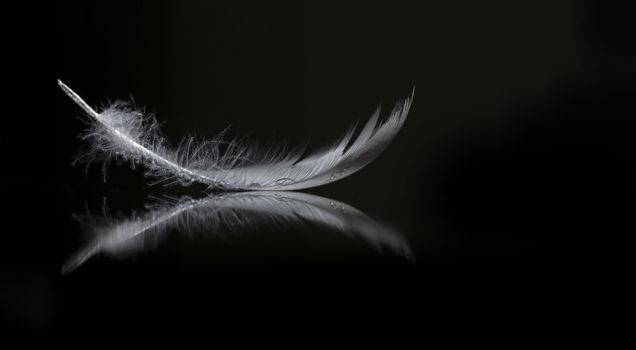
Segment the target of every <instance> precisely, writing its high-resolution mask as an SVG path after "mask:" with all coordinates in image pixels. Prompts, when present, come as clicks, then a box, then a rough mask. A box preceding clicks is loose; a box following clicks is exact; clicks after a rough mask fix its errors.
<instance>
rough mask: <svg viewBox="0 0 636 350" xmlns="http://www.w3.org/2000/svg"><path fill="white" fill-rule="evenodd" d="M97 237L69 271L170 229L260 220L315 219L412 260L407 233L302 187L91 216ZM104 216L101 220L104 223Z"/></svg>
mask: <svg viewBox="0 0 636 350" xmlns="http://www.w3.org/2000/svg"><path fill="white" fill-rule="evenodd" d="M76 218H78V220H79V221H80V222H81V223H83V224H84V225H86V226H88V230H89V231H90V232H91V236H92V237H93V239H92V240H91V241H89V242H88V243H87V244H86V245H85V246H83V247H82V248H80V249H79V250H78V251H77V252H75V253H74V254H73V255H72V256H71V257H70V258H69V259H68V260H67V261H66V262H65V263H64V264H63V266H62V274H67V273H69V272H71V271H73V270H74V269H76V268H77V267H79V266H80V265H82V264H83V263H84V262H86V261H87V260H88V259H90V258H91V257H92V256H94V255H96V254H99V253H101V252H103V253H108V254H111V255H114V256H124V255H126V256H130V255H134V254H136V253H139V252H144V251H146V250H149V249H152V247H153V246H155V244H153V243H156V242H157V241H158V239H160V238H161V236H162V235H163V234H164V233H165V232H166V231H168V230H170V229H175V230H177V231H178V232H188V233H192V232H207V233H212V234H217V233H219V232H221V231H225V230H227V231H229V232H230V233H234V232H239V231H241V230H245V229H250V228H254V227H255V226H259V225H261V224H265V225H270V226H273V227H278V226H284V225H300V224H303V223H307V222H309V223H312V224H317V225H323V226H327V227H330V228H332V229H335V230H337V231H340V232H342V233H345V234H348V235H351V236H358V237H360V238H362V239H363V240H364V241H366V242H368V243H369V244H371V245H373V246H374V247H376V248H377V249H382V248H383V247H386V248H388V249H390V250H391V251H394V252H396V253H397V254H399V255H401V256H403V257H405V258H407V259H410V260H412V259H413V256H412V253H411V249H410V246H409V244H408V242H407V241H406V240H405V238H404V237H403V236H402V235H401V234H400V233H399V232H397V231H395V230H394V229H392V228H391V227H389V226H387V225H382V224H379V223H377V222H376V221H374V220H373V219H371V218H370V217H369V216H367V215H366V214H364V213H362V212H361V211H359V210H357V209H355V208H353V207H351V206H350V205H348V204H345V203H342V202H338V201H335V200H333V199H328V198H324V197H319V196H315V195H310V194H306V193H301V192H282V191H279V192H273V191H251V192H229V193H223V194H219V195H212V196H209V197H206V198H202V199H198V200H192V199H185V198H184V199H180V200H176V201H175V202H173V203H163V204H160V205H158V206H156V207H155V208H154V209H152V210H150V211H149V212H147V213H146V214H143V215H141V216H133V217H131V218H127V219H112V218H107V217H102V218H96V217H87V218H84V219H79V217H76ZM100 220H101V222H100Z"/></svg>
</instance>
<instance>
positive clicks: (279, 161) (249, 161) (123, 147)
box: [58, 80, 414, 190]
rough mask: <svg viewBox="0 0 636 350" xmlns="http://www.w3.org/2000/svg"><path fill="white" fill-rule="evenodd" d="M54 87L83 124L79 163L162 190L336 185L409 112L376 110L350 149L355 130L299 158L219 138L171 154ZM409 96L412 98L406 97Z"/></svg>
mask: <svg viewBox="0 0 636 350" xmlns="http://www.w3.org/2000/svg"><path fill="white" fill-rule="evenodd" d="M58 84H59V86H60V87H61V88H62V90H63V91H64V92H65V93H66V94H68V95H69V96H70V97H71V98H72V99H73V101H75V102H76V103H77V104H78V105H79V106H80V107H82V109H83V110H84V111H85V112H86V113H87V114H88V115H89V116H90V117H91V119H92V122H91V124H90V128H89V130H88V132H87V133H86V134H84V135H83V138H84V139H85V140H87V141H89V143H90V148H89V150H88V151H86V152H85V153H84V154H82V158H88V159H89V160H93V159H94V158H98V157H101V158H103V159H104V162H105V164H104V169H105V168H106V166H107V164H108V162H109V161H110V160H112V159H115V158H117V157H120V158H123V159H125V160H127V161H130V162H131V164H132V165H133V166H134V165H136V164H142V165H143V166H144V167H145V169H146V174H147V175H149V176H153V177H157V178H159V179H160V180H161V181H163V182H169V183H179V184H181V185H189V184H191V183H193V182H200V183H203V184H205V185H207V186H209V187H212V188H220V189H224V190H298V189H304V188H310V187H316V186H320V185H324V184H327V183H330V182H334V181H337V180H340V179H342V178H344V177H346V176H349V175H351V174H353V173H355V172H356V171H358V170H360V169H362V168H363V167H364V166H365V165H367V164H369V163H370V162H371V161H372V160H373V159H375V158H376V157H377V156H378V155H379V154H380V153H382V151H383V150H384V149H385V148H386V147H387V146H388V144H389V142H390V141H391V140H392V139H393V138H394V137H395V135H396V134H397V133H398V131H399V130H400V128H401V127H402V125H403V124H404V121H405V119H406V116H407V114H408V112H409V108H410V106H411V102H412V99H413V95H411V97H409V98H406V99H405V100H403V101H401V102H400V103H398V104H397V105H396V106H395V107H394V108H393V111H392V112H391V114H390V115H389V117H388V118H387V119H386V120H385V121H383V122H380V123H378V117H379V114H380V110H379V108H378V109H377V110H376V111H375V113H374V114H373V115H372V116H371V118H370V119H369V121H368V122H367V123H366V125H365V126H364V128H362V131H361V132H360V134H359V135H358V136H357V138H355V140H353V141H352V137H353V134H354V131H355V127H352V128H350V129H349V130H348V131H347V132H346V133H345V135H344V136H343V137H342V138H341V139H340V140H339V141H338V142H336V143H335V144H333V145H331V146H330V147H326V148H323V149H322V150H320V151H317V152H314V153H313V154H310V155H308V156H306V157H302V154H303V152H301V151H285V150H282V149H272V148H269V149H267V150H263V149H259V148H257V147H256V146H254V145H249V144H242V143H239V142H236V141H231V142H224V141H222V139H221V136H222V134H221V135H219V136H218V137H217V138H215V139H213V140H209V141H204V142H195V141H194V140H193V139H187V140H186V141H182V142H181V144H180V146H179V147H178V148H177V149H176V150H173V149H171V148H170V147H168V145H167V142H166V141H165V139H164V138H163V137H162V136H161V134H160V133H159V129H158V126H157V122H156V120H155V119H154V117H152V116H148V115H144V114H143V113H142V112H140V111H137V110H135V109H133V108H131V107H130V106H128V105H126V104H124V103H121V102H116V103H114V104H112V105H111V106H109V107H108V108H106V109H104V110H103V111H102V112H101V113H97V112H96V111H95V110H94V109H93V108H91V107H90V106H89V105H88V104H86V102H84V100H82V98H80V97H79V96H78V95H77V94H76V93H75V92H74V91H73V90H71V89H70V88H69V87H68V86H66V85H65V84H64V83H62V82H61V81H59V80H58ZM413 93H414V92H413Z"/></svg>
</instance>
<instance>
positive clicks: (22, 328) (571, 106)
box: [0, 1, 636, 346]
mask: <svg viewBox="0 0 636 350" xmlns="http://www.w3.org/2000/svg"><path fill="white" fill-rule="evenodd" d="M3 12H4V14H3V17H6V18H5V20H4V21H3V26H4V27H5V28H4V30H3V36H4V43H5V45H4V47H5V50H4V53H3V56H4V58H5V62H6V63H5V64H3V66H4V71H5V73H4V74H3V75H4V76H5V93H4V96H5V99H4V106H5V109H4V112H3V124H2V125H3V127H2V149H3V150H4V152H3V153H4V154H3V156H4V157H3V158H4V161H3V163H4V166H3V171H2V180H3V189H2V195H3V199H4V203H5V210H3V214H4V215H3V216H5V217H4V219H3V220H4V224H5V225H4V229H3V230H2V231H3V233H2V238H0V242H1V246H0V249H1V255H0V256H1V259H2V269H1V270H0V272H1V274H2V275H1V276H0V277H1V278H2V286H1V289H0V312H1V313H2V316H3V317H2V319H3V321H5V322H6V324H7V327H2V328H3V331H6V332H7V333H9V334H12V335H13V336H16V337H17V338H20V339H28V340H37V341H45V342H48V341H60V342H68V341H71V342H72V341H73V340H79V339H83V338H87V339H88V340H90V341H93V342H98V343H99V342H103V341H117V340H118V339H119V338H120V337H121V336H125V337H132V338H133V339H134V340H135V341H136V342H139V343H144V342H146V341H148V340H152V339H155V340H156V339H160V338H162V337H163V336H175V338H177V339H178V340H187V339H190V338H191V337H196V338H199V337H202V338H203V339H204V340H207V341H208V342H209V344H210V345H214V344H216V343H217V342H219V341H222V340H231V341H233V342H243V341H254V342H257V343H258V342H261V341H265V340H273V341H276V342H278V341H289V340H292V341H295V340H296V339H300V343H298V345H300V346H302V345H304V344H312V343H313V342H315V341H319V340H325V339H330V338H331V337H332V336H335V335H338V336H340V335H353V336H354V338H355V339H356V340H357V341H363V340H371V341H375V340H376V339H377V338H388V339H389V340H391V341H396V342H398V341H404V340H408V341H414V342H415V344H416V345H428V344H429V343H431V342H434V341H437V340H442V341H444V342H447V343H454V342H462V343H491V342H504V343H509V344H525V343H528V342H531V341H540V342H542V343H544V344H562V343H566V344H567V343H574V342H589V341H597V342H599V343H600V344H604V345H607V344H611V343H618V342H620V341H621V340H622V337H621V336H622V335H625V334H627V333H626V332H628V331H629V330H631V329H632V326H633V324H632V323H633V322H631V319H632V318H633V313H632V310H633V307H634V301H633V300H634V299H633V295H634V289H633V288H632V287H631V279H632V277H633V270H632V269H631V264H632V260H633V258H632V243H633V239H632V238H631V236H632V235H633V232H634V224H633V213H634V189H635V186H636V178H635V172H634V149H635V147H634V136H633V135H634V131H635V128H634V117H635V116H636V114H635V108H634V102H635V97H636V94H635V93H634V82H635V80H634V72H635V67H636V60H635V58H636V57H635V50H636V44H635V39H634V38H635V36H634V34H635V31H634V23H635V22H634V15H633V14H634V9H633V8H632V7H630V6H627V5H619V4H618V3H610V2H605V1H532V2H512V1H498V2H490V1H488V2H474V1H463V2H454V1H451V2H446V1H444V2H442V1H435V2H425V1H422V2H400V1H364V2H362V1H360V2H340V1H333V2H331V1H320V2H319V1H301V2H275V3H270V2H260V1H241V2H231V1H225V2H221V1H193V2H187V3H186V2H183V3H182V2H173V3H170V2H154V1H147V2H146V1H142V2H123V1H122V2H117V1H100V2H84V1H70V2H69V1H66V2H57V3H54V4H53V6H51V4H49V5H47V6H44V7H43V6H42V5H37V4H23V5H19V6H18V5H7V7H6V8H5V9H4V11H3ZM7 78H8V80H6V79H7ZM58 78H59V79H62V80H63V81H64V82H65V83H67V84H68V85H69V86H70V87H71V88H73V89H74V90H75V91H77V92H78V93H79V94H80V95H81V96H83V97H84V98H85V99H86V100H87V102H88V103H89V104H91V105H100V104H104V103H106V102H107V101H108V100H109V99H110V100H116V99H130V98H131V97H134V99H135V102H136V103H137V104H139V105H142V106H145V107H146V109H147V110H149V111H154V112H156V113H157V118H158V119H159V120H161V121H162V122H163V123H164V127H163V131H164V133H165V134H166V136H167V137H168V138H169V139H170V140H172V141H173V142H176V141H177V140H179V138H180V137H181V136H183V135H186V134H188V133H194V134H196V135H199V136H202V137H205V136H210V135H214V133H215V132H218V131H220V130H221V129H223V128H224V127H226V126H227V125H232V128H231V129H230V135H245V134H246V133H247V132H249V133H250V134H249V136H250V138H251V139H254V140H258V141H260V142H264V143H267V142H279V141H280V140H285V141H286V142H287V143H288V144H292V145H293V144H301V143H304V142H306V141H309V145H310V147H311V146H317V145H321V144H324V143H326V142H329V141H332V140H335V139H336V138H337V137H338V136H340V134H341V133H342V132H343V131H344V130H346V128H347V127H348V126H349V125H351V124H352V123H354V122H356V121H364V120H365V118H367V117H368V116H369V115H370V114H371V112H372V111H373V109H374V108H375V106H376V104H377V103H382V104H383V106H384V107H385V110H386V109H389V108H390V107H391V106H392V104H393V103H395V102H396V101H397V100H398V99H400V98H402V97H404V96H407V95H408V94H409V93H410V92H411V89H412V88H413V86H416V87H417V88H416V97H415V102H414V105H413V107H412V109H411V113H410V115H409V117H408V119H407V122H406V124H405V126H404V128H403V130H402V131H401V132H400V134H399V135H398V137H397V138H396V140H394V142H393V143H392V144H391V145H390V147H389V148H388V149H387V150H386V151H385V152H384V154H382V155H381V156H380V157H379V158H378V159H377V160H376V161H374V162H373V163H372V164H370V165H369V166H368V167H367V168H365V169H364V170H363V171H361V172H359V173H357V174H355V175H353V176H351V177H349V178H346V179H344V180H342V181H340V182H337V183H334V184H331V185H329V186H325V187H324V188H316V189H312V190H310V191H308V192H311V193H314V194H318V195H321V196H325V197H329V198H334V199H336V200H340V201H343V202H346V203H348V204H350V205H352V206H354V207H356V208H358V209H360V210H362V211H364V212H366V213H367V214H369V215H371V216H372V217H374V218H377V219H378V220H380V221H383V222H388V223H390V224H392V225H393V226H395V227H397V228H399V229H400V230H401V231H402V232H403V233H404V235H405V236H406V237H407V239H408V240H409V242H410V244H411V247H412V249H413V251H414V253H415V261H416V264H412V263H410V262H409V261H405V260H403V259H401V258H400V257H397V256H393V255H392V254H391V253H390V252H384V253H379V252H377V251H376V250H375V249H373V248H371V247H369V246H367V245H365V243H364V242H356V241H352V240H350V239H347V238H343V237H342V236H339V235H338V234H336V233H334V232H327V231H325V230H322V229H319V228H311V227H309V228H308V227H305V228H302V229H301V228H288V229H285V228H283V229H281V228H276V229H270V228H263V230H262V231H259V232H252V233H245V234H242V235H240V236H238V237H233V238H230V239H227V240H225V241H223V240H216V239H213V238H210V237H203V238H201V237H195V238H193V237H187V235H186V236H183V235H179V234H178V233H176V232H173V234H172V235H170V237H169V238H168V239H167V240H166V241H164V242H162V243H161V244H160V245H159V246H158V247H157V249H155V250H154V251H152V252H148V253H146V254H144V255H142V256H138V257H136V258H135V259H133V260H122V261H118V260H113V259H110V258H108V257H97V258H94V259H93V260H91V261H89V262H88V263H86V265H84V266H82V267H80V268H79V269H78V270H77V271H75V272H73V273H72V274H70V275H68V276H64V277H62V276H61V275H60V273H59V268H60V265H61V264H62V262H63V261H64V260H65V259H66V258H67V257H68V256H69V255H70V254H71V253H72V252H73V251H74V250H75V249H76V248H77V246H78V244H79V242H81V239H82V238H81V237H82V233H81V230H80V228H79V227H78V226H77V224H76V223H75V222H74V221H73V219H72V217H71V214H73V213H81V212H84V211H85V210H86V209H85V208H88V210H90V211H92V212H99V211H100V210H101V206H102V202H103V198H104V197H105V198H107V207H108V209H109V210H111V211H114V212H120V213H122V214H123V215H125V214H126V213H129V212H130V211H132V210H142V209H143V206H144V203H145V202H146V201H147V200H148V197H149V195H151V194H156V193H157V192H161V191H162V190H161V189H157V188H147V187H146V185H145V179H144V178H143V174H142V172H141V171H139V170H136V171H133V170H130V169H129V167H128V166H119V167H117V166H113V167H112V168H111V170H110V174H109V177H108V181H107V182H106V183H103V182H102V181H101V175H100V172H99V169H98V168H99V167H95V168H94V169H93V168H91V169H90V170H89V171H88V173H85V172H84V169H83V167H81V166H79V167H78V166H71V160H72V159H73V156H74V155H75V154H76V152H77V150H78V149H79V148H80V147H81V146H82V142H81V141H80V140H78V139H77V135H78V134H79V133H80V132H81V131H82V129H83V128H84V124H83V123H82V122H81V120H80V119H81V118H75V117H76V116H79V115H80V114H81V113H80V111H79V109H78V108H77V107H76V106H75V105H74V104H73V103H72V101H70V100H69V99H68V98H67V97H66V96H65V95H64V94H63V93H62V92H61V91H60V90H59V88H58V87H57V84H56V79H58ZM184 330H185V331H186V332H182V331H184ZM25 336H26V337H27V338H25ZM297 337H299V338H297Z"/></svg>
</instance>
